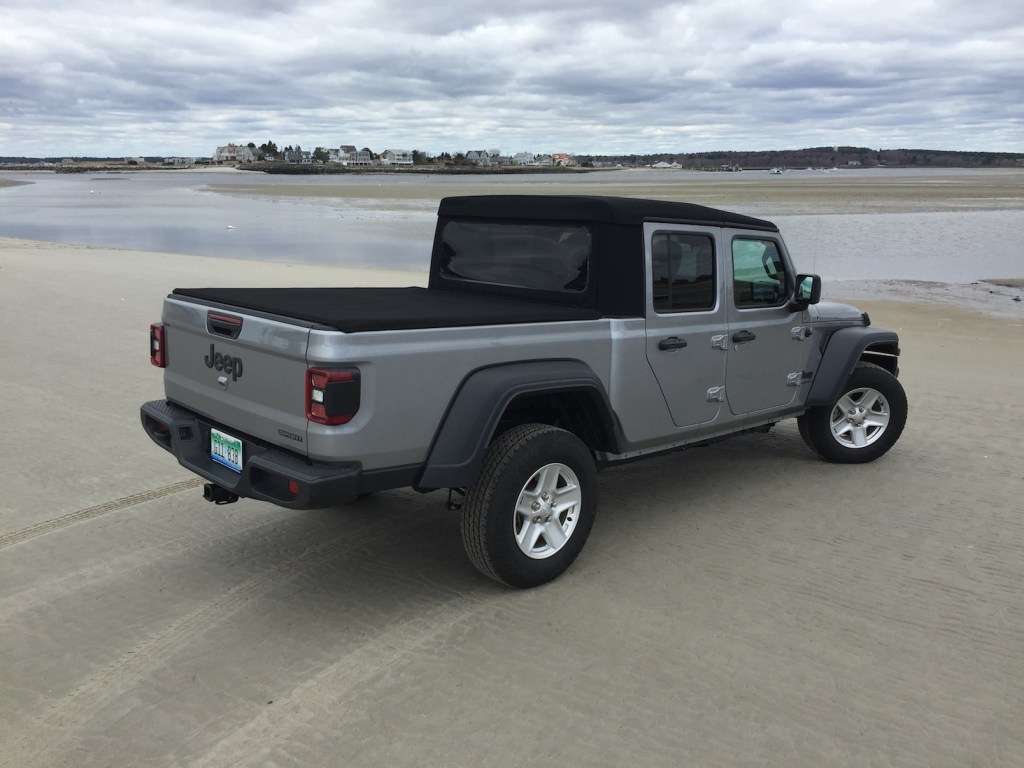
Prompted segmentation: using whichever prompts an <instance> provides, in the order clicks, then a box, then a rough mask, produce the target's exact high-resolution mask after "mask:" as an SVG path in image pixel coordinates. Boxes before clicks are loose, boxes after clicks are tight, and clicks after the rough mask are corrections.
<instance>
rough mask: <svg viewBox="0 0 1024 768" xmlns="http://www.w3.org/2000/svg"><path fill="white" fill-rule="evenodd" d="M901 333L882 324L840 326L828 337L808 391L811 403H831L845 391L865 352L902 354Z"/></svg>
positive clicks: (809, 403)
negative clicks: (880, 326) (880, 325)
mask: <svg viewBox="0 0 1024 768" xmlns="http://www.w3.org/2000/svg"><path fill="white" fill-rule="evenodd" d="M899 343H900V337H899V335H898V334H897V333H896V332H895V331H886V330H883V329H881V328H867V327H857V326H854V327H851V328H840V329H839V330H837V331H835V332H834V333H832V334H831V335H830V336H829V337H828V342H827V343H826V346H825V349H824V350H823V351H822V354H821V360H820V361H819V362H818V372H817V374H816V375H815V377H814V381H813V383H812V384H811V388H810V391H808V393H807V400H806V404H807V405H809V406H810V405H831V404H832V403H834V402H835V401H836V399H837V398H838V397H839V396H840V395H841V394H842V388H843V386H845V384H846V380H847V379H849V378H850V374H851V373H853V369H854V368H855V367H856V366H857V363H858V361H860V359H861V357H862V356H863V354H864V352H865V351H867V350H875V351H878V352H880V353H882V354H887V355H893V356H896V355H899V353H900V345H899Z"/></svg>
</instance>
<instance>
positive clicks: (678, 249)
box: [651, 232, 717, 313]
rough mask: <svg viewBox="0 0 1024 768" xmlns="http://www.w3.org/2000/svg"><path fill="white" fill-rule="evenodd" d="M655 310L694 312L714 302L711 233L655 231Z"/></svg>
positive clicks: (652, 249)
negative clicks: (709, 234) (695, 233)
mask: <svg viewBox="0 0 1024 768" xmlns="http://www.w3.org/2000/svg"><path fill="white" fill-rule="evenodd" d="M651 279H652V286H651V295H652V296H653V297H654V311H655V312H659V313H666V312H693V311H698V310H707V309H713V308H714V306H715V300H716V296H715V285H716V282H717V281H716V280H715V250H714V243H713V242H712V240H711V238H710V237H709V236H708V235H694V234H686V233H683V232H655V233H654V235H653V236H652V238H651Z"/></svg>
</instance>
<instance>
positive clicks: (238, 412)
mask: <svg viewBox="0 0 1024 768" xmlns="http://www.w3.org/2000/svg"><path fill="white" fill-rule="evenodd" d="M163 323H164V334H165V336H164V338H165V341H164V344H165V349H166V354H167V367H166V368H165V370H164V391H165V393H166V396H167V399H168V400H170V401H172V402H174V403H177V404H179V405H181V406H184V407H185V408H188V409H189V410H192V411H195V412H196V413H198V414H200V415H202V416H205V417H207V418H208V419H210V420H211V421H214V422H217V423H219V424H220V425H222V426H224V427H227V428H228V429H230V430H234V431H235V432H237V433H240V434H242V435H248V436H251V437H255V438H258V439H260V440H265V441H267V442H269V443H273V444H275V445H279V446H281V447H282V448H286V449H288V450H291V451H296V452H299V453H302V454H305V453H306V440H305V437H306V427H307V424H308V422H307V420H306V399H305V398H306V390H305V379H306V368H307V366H306V346H307V343H308V340H309V328H308V327H305V326H303V325H294V324H291V323H285V322H281V321H278V320H271V319H268V318H264V317H258V316H254V315H249V314H245V313H244V312H240V311H235V310H231V309H220V308H214V307H210V306H208V305H203V304H198V303H194V302H191V301H181V300H178V299H175V298H168V299H166V301H165V302H164V312H163Z"/></svg>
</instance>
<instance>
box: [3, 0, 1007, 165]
mask: <svg viewBox="0 0 1024 768" xmlns="http://www.w3.org/2000/svg"><path fill="white" fill-rule="evenodd" d="M1011 6H1012V4H1007V3H1001V2H990V1H989V0H981V2H978V1H977V0H975V2H974V3H971V4H963V3H953V2H951V1H950V0H934V1H932V2H928V1H926V0H906V2H903V3H901V4H894V3H887V2H881V0H856V1H855V2H848V3H842V4H822V3H820V2H810V0H789V1H787V2H780V1H778V0H768V1H766V2H752V1H749V0H748V1H744V0H692V1H691V2H679V3H665V2H657V1H656V0H635V1H634V2H631V3H628V4H623V3H621V2H619V1H618V0H615V1H614V2H612V1H608V0H599V1H598V2H595V1H594V0H560V1H559V0H555V1H554V2H551V0H547V1H546V2H541V0H520V2H517V3H516V4H515V7H514V8H511V7H510V8H508V9H497V8H493V7H491V8H483V7H481V6H480V4H479V3H477V2H475V1H474V2H469V0H452V1H451V2H447V3H445V4H444V5H443V6H439V7H437V8H432V7H430V6H429V5H424V4H422V3H419V2H414V0H354V1H353V2H348V3H345V4H335V3H316V2H299V1H298V0H254V1H253V2H249V1H247V2H241V0H230V2H219V3H216V4H214V3H210V2H208V1H207V0H175V1H174V2H169V1H165V2H142V0H138V1H137V2H134V3H129V4H127V5H126V4H124V3H114V2H113V1H112V0H75V2H70V1H69V0H55V1H54V2H51V3H49V4H47V6H46V8H44V9H41V8H40V7H38V5H37V4H35V3H30V2H29V1H28V0H17V1H14V0H5V1H3V2H0V155H21V154H24V155H55V154H56V155H60V154H65V155H70V154H95V155H123V154H186V155H200V154H201V155H207V154H209V153H210V152H211V151H212V150H213V148H214V147H215V146H216V145H218V144H224V143H227V142H228V141H239V140H242V141H249V140H253V141H256V142H257V143H261V142H263V141H265V140H267V139H273V140H275V141H277V142H278V143H279V144H289V143H292V144H293V143H299V144H302V145H303V146H304V147H314V146H318V145H322V146H337V145H338V144H341V143H353V144H358V145H359V146H364V145H369V146H371V147H373V148H375V149H378V150H380V149H384V148H386V147H406V148H413V147H415V148H418V149H423V150H427V151H443V150H448V151H460V150H465V149H469V148H474V147H477V148H479V147H501V148H502V149H504V150H505V151H509V152H511V151H517V150H532V151H575V152H593V153H618V152H635V153H647V152H654V151H669V152H687V151H701V150H708V149H771V148H783V147H796V146H812V145H823V144H857V145H867V146H879V147H882V146H885V147H895V146H915V147H932V148H944V149H974V150H986V149H987V150H999V151H1022V150H1024V107H1022V103H1024V99H1022V96H1024V87H1022V85H1021V83H1022V79H1021V77H1020V72H1022V71H1024V19H1022V17H1021V15H1020V14H1019V13H1018V12H1017V11H1015V10H1014V9H1013V8H1012V7H1011Z"/></svg>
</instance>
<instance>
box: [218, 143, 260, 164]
mask: <svg viewBox="0 0 1024 768" xmlns="http://www.w3.org/2000/svg"><path fill="white" fill-rule="evenodd" d="M255 159H256V153H255V152H254V151H253V150H252V149H250V148H249V147H247V146H245V145H244V144H227V145H225V146H223V147H217V151H216V152H214V153H213V162H215V163H251V162H253V161H254V160H255Z"/></svg>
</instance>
